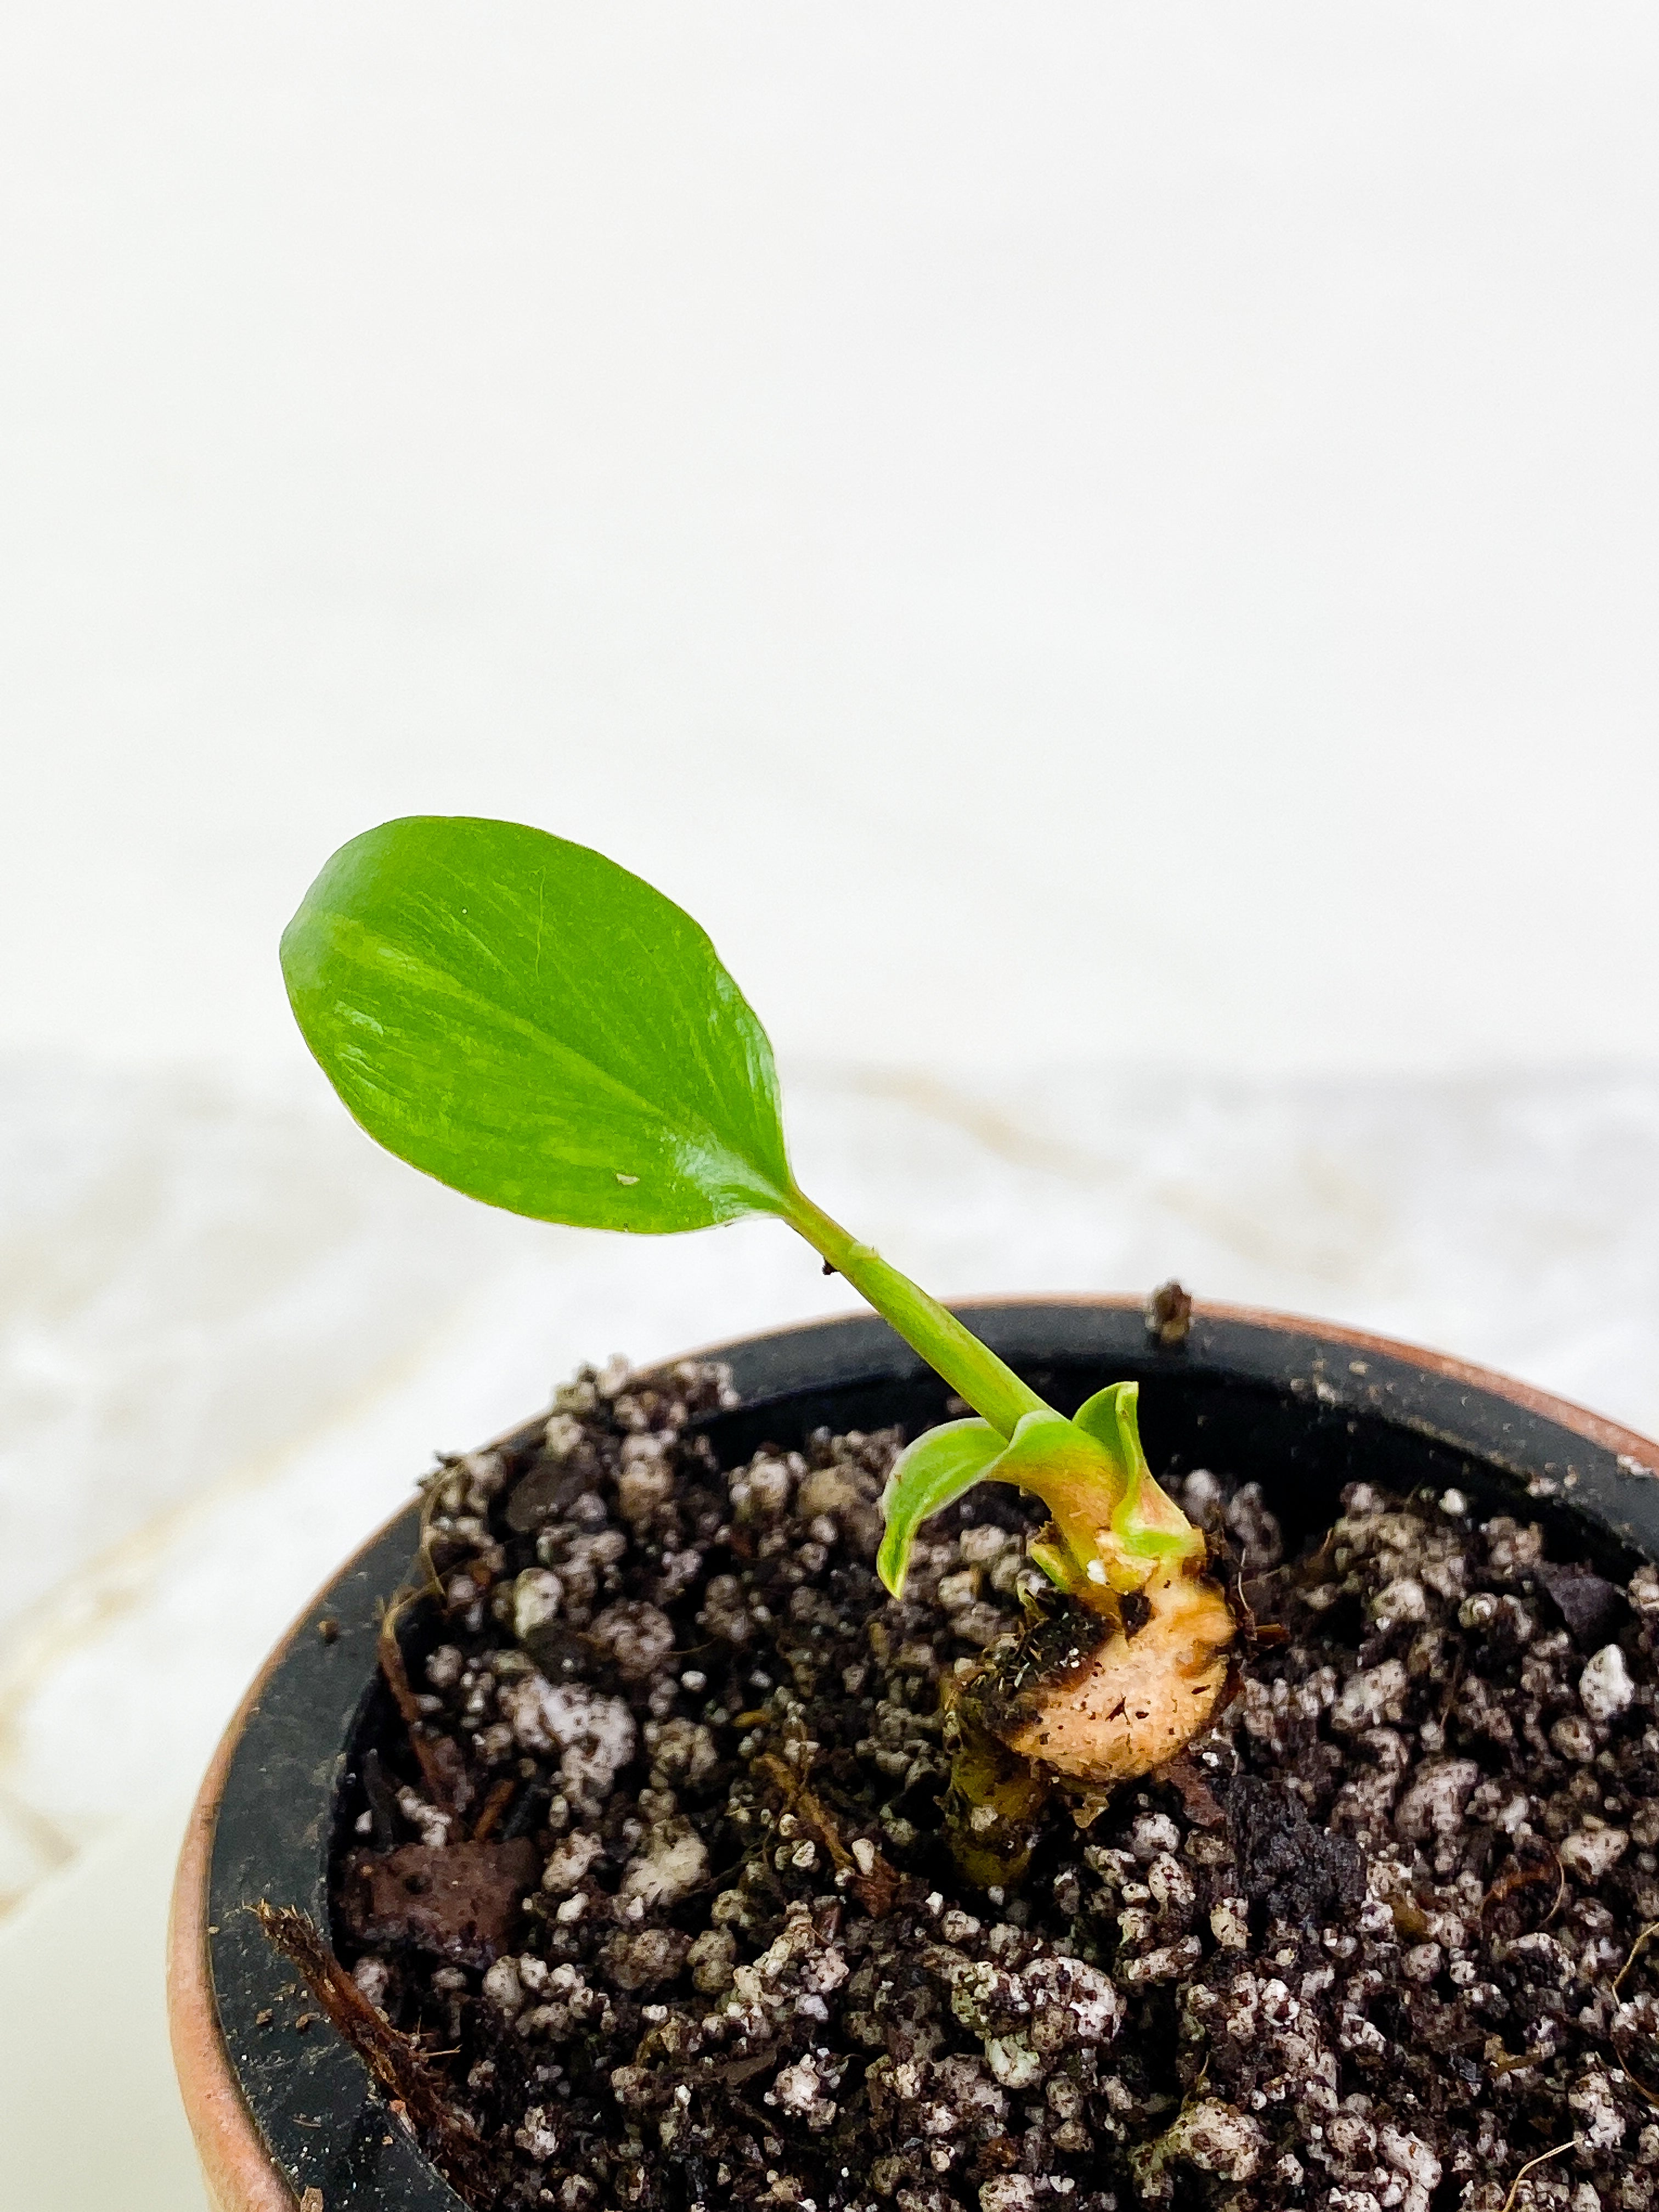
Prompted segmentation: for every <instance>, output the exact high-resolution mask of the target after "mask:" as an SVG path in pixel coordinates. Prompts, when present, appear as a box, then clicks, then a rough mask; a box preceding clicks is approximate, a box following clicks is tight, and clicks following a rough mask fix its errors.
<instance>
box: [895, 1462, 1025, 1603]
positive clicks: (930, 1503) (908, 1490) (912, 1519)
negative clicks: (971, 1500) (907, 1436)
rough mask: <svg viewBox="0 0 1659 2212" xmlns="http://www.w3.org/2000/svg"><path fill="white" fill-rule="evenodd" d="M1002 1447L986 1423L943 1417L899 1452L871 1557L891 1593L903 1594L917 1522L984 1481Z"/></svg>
mask: <svg viewBox="0 0 1659 2212" xmlns="http://www.w3.org/2000/svg"><path fill="white" fill-rule="evenodd" d="M1007 1448H1008V1447H1007V1445H1006V1442H1005V1441H1004V1439H1003V1438H1002V1437H1000V1435H999V1434H998V1432H997V1431H996V1430H994V1428H993V1427H992V1426H991V1424H990V1423H989V1422H988V1421H976V1420H965V1421H944V1422H941V1423H940V1425H939V1427H938V1428H936V1429H929V1430H928V1431H927V1433H926V1434H925V1435H923V1436H920V1437H917V1438H916V1440H915V1443H913V1444H907V1445H906V1447H905V1449H903V1450H902V1452H901V1453H900V1454H899V1455H898V1457H897V1458H896V1460H895V1461H894V1462H893V1471H892V1473H891V1474H890V1475H889V1476H888V1478H887V1486H886V1488H885V1489H884V1491H883V1492H882V1493H881V1510H882V1514H883V1516H884V1519H885V1521H886V1523H887V1530H886V1534H884V1536H883V1538H882V1540H881V1549H880V1551H879V1552H878V1553H877V1555H876V1572H877V1573H878V1575H879V1576H880V1577H881V1579H882V1581H883V1583H884V1584H885V1585H886V1587H887V1588H888V1589H890V1590H891V1592H892V1593H893V1595H894V1596H895V1597H902V1596H903V1595H904V1577H905V1575H906V1573H907V1572H908V1569H909V1565H910V1547H911V1546H912V1545H913V1544H914V1543H915V1540H916V1531H917V1529H918V1528H921V1524H922V1522H924V1521H927V1520H930V1519H931V1518H932V1516H933V1515H934V1514H935V1513H938V1512H940V1511H942V1510H943V1509H944V1508H945V1506H947V1505H948V1504H950V1503H951V1499H952V1498H960V1497H961V1495H962V1493H963V1491H964V1490H971V1489H972V1488H973V1486H974V1485H975V1483H976V1482H983V1481H984V1480H986V1478H987V1476H989V1475H991V1474H993V1473H994V1470H995V1468H996V1463H997V1462H998V1461H999V1460H1000V1458H1001V1457H1002V1455H1003V1454H1004V1452H1005V1451H1006V1449H1007Z"/></svg>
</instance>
